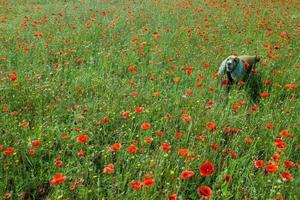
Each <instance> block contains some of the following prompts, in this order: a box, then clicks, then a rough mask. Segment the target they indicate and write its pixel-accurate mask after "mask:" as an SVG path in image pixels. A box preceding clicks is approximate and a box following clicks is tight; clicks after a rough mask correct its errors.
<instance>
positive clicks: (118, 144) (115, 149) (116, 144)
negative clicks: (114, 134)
mask: <svg viewBox="0 0 300 200" xmlns="http://www.w3.org/2000/svg"><path fill="white" fill-rule="evenodd" d="M121 148H122V145H121V144H120V143H115V144H113V145H111V147H110V149H111V150H112V151H119V150H120V149H121Z"/></svg>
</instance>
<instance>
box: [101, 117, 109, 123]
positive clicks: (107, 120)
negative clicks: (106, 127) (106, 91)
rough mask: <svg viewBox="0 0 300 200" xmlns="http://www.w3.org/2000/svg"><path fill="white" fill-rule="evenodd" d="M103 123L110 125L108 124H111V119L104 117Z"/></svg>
mask: <svg viewBox="0 0 300 200" xmlns="http://www.w3.org/2000/svg"><path fill="white" fill-rule="evenodd" d="M101 121H102V122H103V123H108V122H109V118H108V117H104V118H103V119H102V120H101Z"/></svg>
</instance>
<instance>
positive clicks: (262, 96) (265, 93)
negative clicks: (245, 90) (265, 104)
mask: <svg viewBox="0 0 300 200" xmlns="http://www.w3.org/2000/svg"><path fill="white" fill-rule="evenodd" d="M269 96H270V94H269V93H268V92H263V93H261V94H260V97H261V98H267V97H269Z"/></svg>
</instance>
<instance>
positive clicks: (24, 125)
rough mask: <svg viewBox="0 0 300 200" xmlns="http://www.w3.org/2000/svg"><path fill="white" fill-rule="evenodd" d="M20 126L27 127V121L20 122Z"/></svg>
mask: <svg viewBox="0 0 300 200" xmlns="http://www.w3.org/2000/svg"><path fill="white" fill-rule="evenodd" d="M20 126H23V127H25V128H27V127H29V122H22V123H21V124H20Z"/></svg>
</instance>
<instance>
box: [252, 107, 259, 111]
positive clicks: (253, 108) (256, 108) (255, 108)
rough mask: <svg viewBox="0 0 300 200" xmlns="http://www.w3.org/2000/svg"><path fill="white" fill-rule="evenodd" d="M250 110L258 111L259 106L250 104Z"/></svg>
mask: <svg viewBox="0 0 300 200" xmlns="http://www.w3.org/2000/svg"><path fill="white" fill-rule="evenodd" d="M251 110H252V111H258V110H259V107H258V106H252V107H251Z"/></svg>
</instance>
